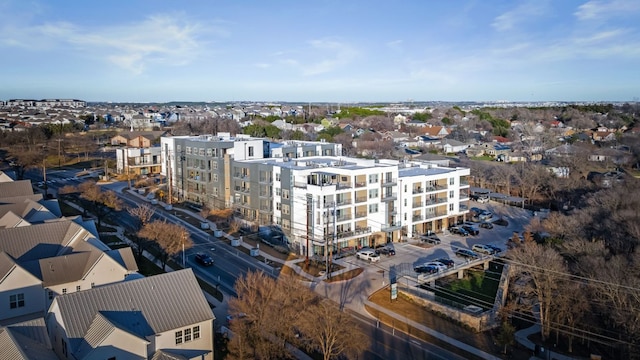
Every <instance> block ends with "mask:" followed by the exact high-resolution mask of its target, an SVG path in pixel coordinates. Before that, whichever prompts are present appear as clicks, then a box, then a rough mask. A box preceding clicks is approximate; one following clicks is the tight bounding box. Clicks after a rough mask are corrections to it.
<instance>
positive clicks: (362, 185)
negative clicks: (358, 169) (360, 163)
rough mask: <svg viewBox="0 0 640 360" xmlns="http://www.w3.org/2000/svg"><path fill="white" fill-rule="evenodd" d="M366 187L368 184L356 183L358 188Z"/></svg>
mask: <svg viewBox="0 0 640 360" xmlns="http://www.w3.org/2000/svg"><path fill="white" fill-rule="evenodd" d="M366 186H367V183H366V182H357V181H356V187H357V188H361V187H366Z"/></svg>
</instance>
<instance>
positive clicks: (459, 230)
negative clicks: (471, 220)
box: [449, 226, 469, 236]
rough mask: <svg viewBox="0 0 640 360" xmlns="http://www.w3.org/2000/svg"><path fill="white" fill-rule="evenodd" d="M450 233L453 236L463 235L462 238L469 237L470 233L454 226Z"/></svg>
mask: <svg viewBox="0 0 640 360" xmlns="http://www.w3.org/2000/svg"><path fill="white" fill-rule="evenodd" d="M449 231H450V232H451V233H452V234H456V235H462V236H469V232H468V231H467V230H465V229H464V228H461V227H459V226H452V227H450V228H449Z"/></svg>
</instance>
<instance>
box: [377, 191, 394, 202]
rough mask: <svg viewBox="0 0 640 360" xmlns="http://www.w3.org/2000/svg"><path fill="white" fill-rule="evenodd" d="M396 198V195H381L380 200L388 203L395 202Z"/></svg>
mask: <svg viewBox="0 0 640 360" xmlns="http://www.w3.org/2000/svg"><path fill="white" fill-rule="evenodd" d="M397 197H398V194H397V193H386V194H382V198H381V199H380V200H382V201H390V200H395V199H396V198H397Z"/></svg>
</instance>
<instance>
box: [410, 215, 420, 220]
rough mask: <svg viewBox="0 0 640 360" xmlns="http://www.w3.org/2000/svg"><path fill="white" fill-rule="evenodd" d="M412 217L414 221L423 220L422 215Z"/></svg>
mask: <svg viewBox="0 0 640 360" xmlns="http://www.w3.org/2000/svg"><path fill="white" fill-rule="evenodd" d="M412 219H413V221H420V220H422V215H413V217H412Z"/></svg>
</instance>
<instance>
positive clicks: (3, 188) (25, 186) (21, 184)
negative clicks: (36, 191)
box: [0, 180, 33, 199]
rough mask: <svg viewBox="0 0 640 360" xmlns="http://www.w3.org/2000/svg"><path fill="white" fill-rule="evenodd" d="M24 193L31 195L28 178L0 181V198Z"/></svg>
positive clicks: (23, 194)
mask: <svg viewBox="0 0 640 360" xmlns="http://www.w3.org/2000/svg"><path fill="white" fill-rule="evenodd" d="M25 195H33V188H32V187H31V181H30V180H18V181H7V182H0V199H2V198H5V197H15V196H25Z"/></svg>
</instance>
